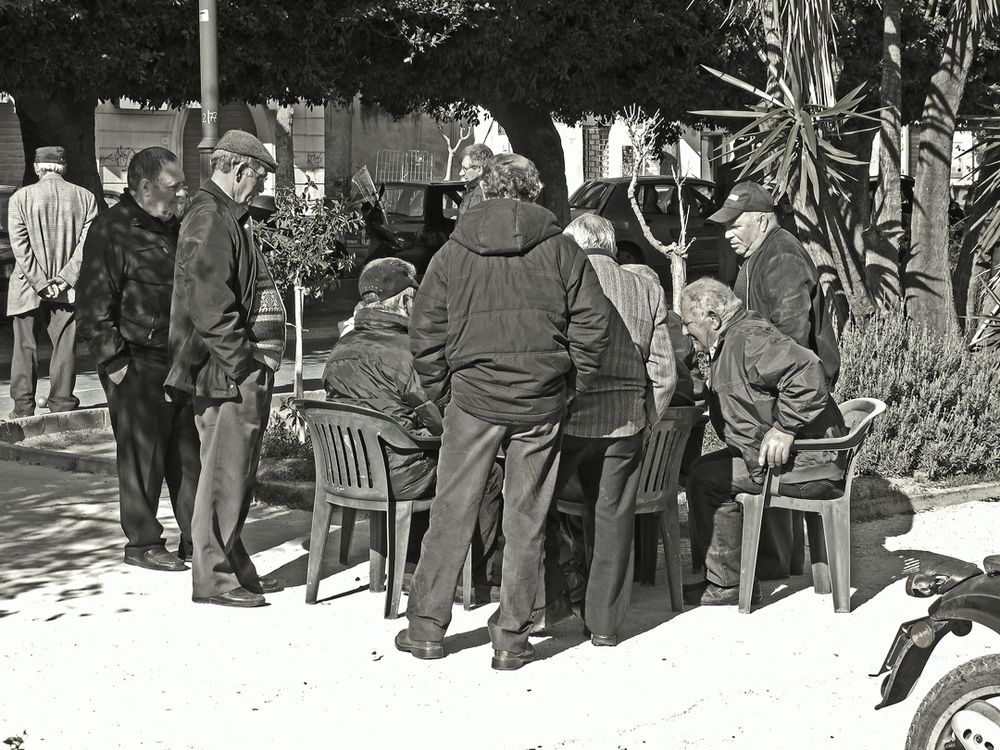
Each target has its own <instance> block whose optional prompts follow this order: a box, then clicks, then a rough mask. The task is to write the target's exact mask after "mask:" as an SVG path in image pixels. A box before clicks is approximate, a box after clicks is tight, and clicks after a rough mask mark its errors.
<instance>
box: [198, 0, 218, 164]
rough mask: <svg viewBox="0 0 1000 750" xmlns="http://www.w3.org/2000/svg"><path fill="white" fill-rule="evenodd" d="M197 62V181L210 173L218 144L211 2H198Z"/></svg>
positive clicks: (214, 27)
mask: <svg viewBox="0 0 1000 750" xmlns="http://www.w3.org/2000/svg"><path fill="white" fill-rule="evenodd" d="M198 41H199V44H198V51H199V58H200V62H201V141H199V143H198V151H199V152H200V153H201V180H200V181H201V182H204V181H205V180H207V179H208V178H209V176H210V175H211V174H212V168H211V163H210V162H211V156H212V151H213V149H215V144H216V143H218V141H219V23H218V17H217V15H216V5H215V0H198Z"/></svg>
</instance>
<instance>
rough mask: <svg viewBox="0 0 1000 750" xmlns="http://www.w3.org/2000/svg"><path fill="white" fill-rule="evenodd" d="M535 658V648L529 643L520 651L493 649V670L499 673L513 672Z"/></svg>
mask: <svg viewBox="0 0 1000 750" xmlns="http://www.w3.org/2000/svg"><path fill="white" fill-rule="evenodd" d="M534 658H535V647H534V646H532V645H531V644H530V643H528V644H525V646H524V648H523V649H521V650H520V651H517V652H514V651H501V650H500V649H493V664H492V666H493V669H496V670H499V671H500V672H513V671H514V670H515V669H520V668H521V667H523V666H524V665H525V664H527V663H528V662H529V661H531V660H532V659H534Z"/></svg>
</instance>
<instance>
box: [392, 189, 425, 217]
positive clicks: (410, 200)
mask: <svg viewBox="0 0 1000 750" xmlns="http://www.w3.org/2000/svg"><path fill="white" fill-rule="evenodd" d="M382 207H383V208H384V209H385V212H386V214H387V215H388V214H394V215H396V216H408V217H411V218H420V217H421V216H423V215H424V188H423V187H420V186H417V185H398V186H395V187H387V188H386V189H385V193H384V194H383V195H382Z"/></svg>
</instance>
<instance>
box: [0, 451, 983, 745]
mask: <svg viewBox="0 0 1000 750" xmlns="http://www.w3.org/2000/svg"><path fill="white" fill-rule="evenodd" d="M0 477H2V479H3V481H2V482H0V643H2V648H0V676H2V677H0V739H2V738H6V737H9V736H11V735H15V734H21V732H22V731H23V730H27V735H25V744H24V747H25V749H26V750H36V748H60V749H62V748H65V749H66V750H81V749H87V750H89V749H93V750H111V749H112V748H128V749H129V750H132V749H135V748H164V749H166V750H180V749H182V748H198V749H199V750H201V749H202V748H204V749H205V750H208V749H209V748H212V749H215V748H240V750H256V749H257V748H260V749H261V750H264V749H265V748H267V749H270V748H295V747H300V746H307V745H308V746H336V747H366V748H367V747H370V748H385V747H406V748H435V749H444V750H450V749H451V748H469V747H473V748H511V749H515V750H527V748H542V747H545V748H553V747H556V748H595V749H600V750H606V749H608V748H611V749H613V748H630V749H634V748H639V747H648V748H714V747H748V748H750V747H752V748H774V749H780V748H787V749H788V750H793V749H794V750H800V748H804V747H808V748H838V749H840V748H865V749H866V748H872V749H873V750H874V749H875V748H881V747H886V748H894V747H901V746H902V744H903V739H904V736H905V732H906V728H907V726H908V723H909V720H910V718H911V717H912V715H913V712H914V710H915V708H916V705H917V703H918V702H919V700H920V699H921V698H922V697H923V695H924V694H925V693H926V692H927V690H928V689H929V687H930V685H931V684H932V682H933V681H934V680H936V679H937V678H938V677H939V676H940V675H942V674H943V673H944V672H945V671H947V670H948V669H950V668H952V667H953V666H955V665H956V664H957V663H958V662H959V661H960V660H965V659H968V658H971V657H972V656H976V655H979V654H982V653H985V652H987V651H992V650H995V647H996V645H997V641H996V638H995V636H994V635H992V634H991V633H989V632H986V631H985V630H984V629H983V628H978V627H977V628H975V629H974V630H973V632H972V634H971V635H970V636H969V637H967V638H964V639H958V638H948V639H946V640H945V641H944V642H943V643H942V645H941V646H940V647H939V648H938V650H937V651H936V653H935V655H934V656H933V658H932V659H931V662H930V665H929V667H928V671H927V674H926V675H925V677H924V679H922V680H921V681H920V683H919V684H918V686H917V689H916V691H915V695H914V696H911V697H910V698H909V699H907V701H906V702H905V703H903V704H902V705H900V706H896V707H893V708H890V709H886V710H884V711H879V712H875V711H873V710H872V707H873V706H874V704H875V703H876V702H877V701H878V685H879V682H878V680H872V679H869V678H868V677H867V676H866V675H867V674H868V673H869V672H871V671H873V670H874V669H876V668H877V667H878V666H879V664H880V662H881V659H882V658H883V656H884V654H885V649H886V648H887V647H888V645H889V641H890V639H891V637H892V636H893V634H894V632H895V629H896V626H897V625H898V623H899V622H901V621H902V620H904V619H910V618H913V617H916V616H919V615H920V614H922V613H924V612H925V611H926V604H927V603H926V602H925V601H918V600H914V599H910V598H908V597H907V596H906V595H905V593H904V591H903V585H902V582H901V581H900V577H901V571H902V568H903V564H904V563H903V560H904V559H905V558H907V557H910V556H911V553H910V552H909V550H926V549H932V550H935V551H940V552H944V553H950V554H955V555H957V556H961V557H966V558H969V559H981V558H982V557H983V556H985V555H986V554H988V553H991V552H995V551H997V549H996V546H995V545H996V542H995V538H996V534H995V529H996V528H997V525H998V521H1000V504H996V503H970V504H965V505H960V506H953V507H949V508H944V509H940V510H935V511H929V512H926V513H921V514H918V515H916V516H912V517H902V518H896V519H889V520H885V521H880V522H874V523H869V524H859V525H856V527H855V533H854V544H853V546H854V560H855V563H854V564H855V576H854V583H855V585H856V586H857V589H856V592H855V596H854V602H855V611H854V612H853V613H852V614H850V615H835V614H834V613H833V609H832V604H831V601H830V599H829V597H820V596H816V595H814V594H813V593H812V591H811V590H809V589H806V588H804V586H805V582H804V581H803V580H801V579H797V580H793V581H792V582H791V583H792V585H791V586H790V587H788V586H780V587H778V591H777V592H776V594H772V595H771V596H767V594H768V593H770V592H772V590H773V589H774V588H775V586H774V585H773V584H772V585H768V586H765V595H766V602H767V604H766V606H764V607H763V608H761V609H759V610H758V611H756V612H755V613H754V614H752V615H749V616H746V615H740V614H738V613H737V612H736V611H735V609H733V608H725V609H708V608H704V609H695V610H689V611H687V612H685V613H683V614H680V615H669V614H667V613H666V611H665V607H664V605H663V602H664V599H665V595H666V594H665V591H664V587H663V575H662V570H661V572H660V575H659V576H658V579H659V581H660V583H659V584H658V585H657V586H656V587H653V588H649V587H639V586H637V587H636V588H635V593H634V600H635V605H634V607H633V612H632V614H631V615H630V617H629V619H628V621H627V625H626V629H625V632H624V633H623V636H624V641H623V643H622V644H621V645H620V646H619V647H618V648H613V649H612V648H607V649H595V648H593V647H591V646H590V644H589V642H585V641H584V640H583V638H582V635H581V631H580V621H579V620H576V619H572V620H570V621H567V622H565V623H562V624H560V625H559V626H558V627H557V628H556V631H555V632H556V634H555V635H554V636H553V637H549V638H544V639H537V640H536V641H535V643H536V647H537V648H538V653H539V656H540V660H539V661H538V662H537V663H535V664H531V665H529V666H527V667H525V668H524V669H522V670H520V671H518V672H514V673H507V674H502V673H497V672H493V671H492V670H491V669H490V668H489V661H490V657H491V655H492V652H491V649H490V646H489V638H488V635H487V631H486V620H487V618H488V617H489V615H490V614H491V613H492V611H493V609H494V606H495V605H489V606H484V607H480V608H478V609H475V610H473V611H472V612H464V611H463V610H462V609H461V607H460V606H457V607H456V608H455V610H454V621H453V623H452V627H451V631H450V632H451V633H452V634H453V635H451V636H450V637H449V639H448V640H447V641H446V648H447V650H448V652H449V656H448V657H447V658H446V659H444V660H443V661H437V662H420V661H417V660H415V659H413V658H412V657H410V656H408V655H406V654H401V653H398V652H396V651H395V650H394V649H393V646H392V637H393V635H394V634H395V633H396V631H397V630H399V629H400V628H401V627H403V626H404V625H405V619H401V620H398V621H395V622H389V621H385V620H383V619H382V617H381V610H382V604H381V601H382V600H381V595H372V594H369V593H368V592H367V591H364V590H359V589H363V588H364V587H365V586H366V585H367V577H368V566H367V563H366V550H365V537H366V535H365V534H364V533H361V530H359V533H358V534H357V535H356V540H357V542H356V546H355V549H354V552H353V555H352V563H351V565H350V566H349V567H347V568H346V569H344V568H342V567H341V566H340V565H339V564H338V563H337V562H336V560H335V554H334V553H335V552H336V550H337V548H338V547H339V545H338V544H337V529H336V527H334V528H333V530H332V532H331V534H332V537H331V542H330V545H329V548H330V551H331V555H330V557H329V559H328V560H327V561H326V569H325V571H324V575H325V576H326V577H325V578H324V579H323V581H322V584H321V586H320V597H321V600H322V601H321V603H320V604H318V605H316V606H307V605H306V604H305V603H304V602H303V596H304V580H305V567H306V557H307V551H306V546H307V544H308V533H309V516H308V514H307V513H304V512H301V511H287V510H282V509H277V508H272V507H267V506H254V508H253V509H252V511H251V515H250V519H249V522H248V524H247V531H246V539H247V542H248V547H249V548H250V550H251V552H252V553H253V554H254V558H255V561H256V562H257V566H258V568H259V569H260V570H261V572H262V573H272V572H273V573H274V574H275V575H276V576H278V577H279V578H280V579H282V580H283V581H284V582H285V583H286V585H287V586H288V588H287V589H286V590H285V591H284V592H282V593H279V594H274V595H270V596H269V597H268V599H269V601H270V603H271V605H270V606H269V607H266V608H262V609H259V610H232V609H226V608H220V607H211V606H206V605H195V604H192V603H191V602H190V593H191V592H190V576H189V574H187V573H174V574H171V573H153V572H149V571H145V570H140V569H137V568H130V567H126V566H124V565H123V564H121V562H120V559H121V549H120V546H121V544H122V539H121V532H120V529H119V527H118V523H117V506H116V488H115V480H114V479H112V478H107V477H99V476H92V475H79V474H68V473H62V472H57V471H53V470H51V469H45V468H40V467H31V466H22V465H19V464H12V463H3V462H0ZM168 508H169V506H168V505H167V504H166V503H163V505H162V506H161V509H162V512H163V513H164V514H168V513H169V510H168ZM167 527H168V536H169V540H170V542H175V541H176V535H177V532H176V527H175V526H174V525H173V523H172V522H168V523H167ZM405 601H406V600H405V597H404V600H403V604H404V606H405Z"/></svg>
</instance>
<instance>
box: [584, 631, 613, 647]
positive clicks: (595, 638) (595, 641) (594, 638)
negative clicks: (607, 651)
mask: <svg viewBox="0 0 1000 750" xmlns="http://www.w3.org/2000/svg"><path fill="white" fill-rule="evenodd" d="M590 645H592V646H617V645H618V636H617V635H598V634H597V633H591V634H590Z"/></svg>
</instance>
